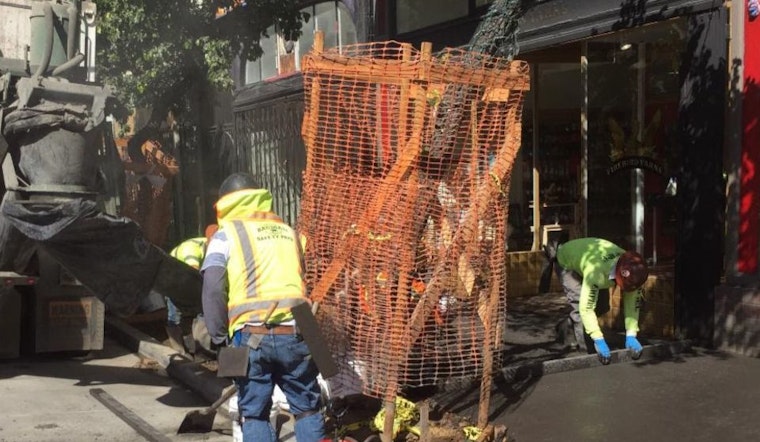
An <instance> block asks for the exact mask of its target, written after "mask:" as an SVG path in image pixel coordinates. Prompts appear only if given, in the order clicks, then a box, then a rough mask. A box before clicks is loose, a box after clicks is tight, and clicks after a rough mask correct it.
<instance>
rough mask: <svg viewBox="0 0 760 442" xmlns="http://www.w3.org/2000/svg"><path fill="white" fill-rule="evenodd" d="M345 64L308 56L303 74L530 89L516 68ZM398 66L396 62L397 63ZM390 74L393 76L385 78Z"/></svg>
mask: <svg viewBox="0 0 760 442" xmlns="http://www.w3.org/2000/svg"><path fill="white" fill-rule="evenodd" d="M363 61H364V63H365V64H361V65H360V64H348V65H347V64H345V63H342V62H336V61H334V60H331V59H326V58H317V57H311V58H309V59H308V60H306V62H305V66H304V67H303V71H304V72H310V71H313V70H318V71H324V72H330V75H331V77H332V78H333V79H335V80H340V79H345V78H350V79H352V80H354V81H360V82H366V83H380V84H396V85H401V84H402V82H403V81H428V82H432V83H455V84H462V85H472V86H484V87H489V88H500V89H514V90H523V91H527V90H530V78H529V75H528V73H527V71H526V72H524V73H523V72H515V71H516V70H515V69H503V70H501V69H489V70H482V71H481V70H473V69H468V68H465V67H459V66H441V65H437V64H434V63H429V62H424V61H418V62H412V63H410V64H408V65H395V66H394V65H392V64H390V63H388V62H386V61H384V60H378V62H377V63H375V62H374V61H373V63H372V64H369V63H366V60H363ZM396 63H398V62H396ZM389 72H393V75H388V73H389Z"/></svg>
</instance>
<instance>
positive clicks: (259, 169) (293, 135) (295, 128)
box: [235, 93, 306, 225]
mask: <svg viewBox="0 0 760 442" xmlns="http://www.w3.org/2000/svg"><path fill="white" fill-rule="evenodd" d="M302 118H303V96H302V95H301V94H300V93H299V94H297V95H291V96H287V97H284V98H280V99H277V100H271V101H266V102H261V103H258V104H257V105H256V107H255V108H253V109H249V110H245V111H242V112H238V113H236V114H235V139H236V141H237V143H236V146H237V152H236V155H235V157H236V158H237V164H236V167H237V171H245V172H251V173H253V174H254V175H255V176H256V177H258V178H259V179H260V180H261V182H262V183H263V185H264V186H265V187H266V188H267V189H269V191H270V192H272V196H273V198H274V201H273V210H274V211H275V212H276V213H277V214H278V215H279V216H280V217H282V219H283V220H285V221H286V222H287V223H289V224H291V225H295V223H296V220H297V217H298V210H299V206H300V203H301V184H302V183H301V181H302V179H301V178H302V177H301V174H302V172H303V169H304V166H305V164H304V163H305V157H306V154H305V152H304V146H303V141H302V139H301V137H300V130H301V120H302Z"/></svg>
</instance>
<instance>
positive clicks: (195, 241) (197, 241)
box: [169, 237, 206, 269]
mask: <svg viewBox="0 0 760 442" xmlns="http://www.w3.org/2000/svg"><path fill="white" fill-rule="evenodd" d="M205 251H206V238H205V237H200V238H190V239H188V240H186V241H182V242H181V243H179V245H177V247H175V248H173V249H172V251H171V252H169V255H170V256H172V257H173V258H176V259H178V260H180V261H182V262H184V263H185V264H187V265H189V266H190V267H192V268H194V269H199V268H200V267H201V263H202V262H203V256H204V254H205Z"/></svg>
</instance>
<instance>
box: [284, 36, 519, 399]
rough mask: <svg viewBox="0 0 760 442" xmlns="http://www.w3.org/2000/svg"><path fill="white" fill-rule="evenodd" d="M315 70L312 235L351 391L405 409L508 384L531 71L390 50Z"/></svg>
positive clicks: (328, 55) (309, 126)
mask: <svg viewBox="0 0 760 442" xmlns="http://www.w3.org/2000/svg"><path fill="white" fill-rule="evenodd" d="M302 69H303V73H304V81H305V92H306V97H305V100H306V105H305V115H304V121H303V126H302V135H303V138H304V141H305V144H306V149H307V165H306V171H305V175H304V186H303V195H302V198H303V199H302V207H301V218H300V220H299V230H300V232H301V233H302V234H304V235H305V236H306V237H307V240H308V243H307V247H306V262H307V281H308V285H309V289H310V291H311V296H312V299H314V300H315V301H319V302H320V305H321V308H320V310H319V313H318V318H319V319H320V321H321V323H322V325H323V327H324V331H325V333H326V335H327V336H328V339H329V341H330V343H331V345H332V350H333V354H334V355H335V356H336V359H337V361H338V363H339V365H340V367H341V373H340V374H339V375H338V376H341V377H343V379H341V378H339V379H338V382H339V383H340V382H351V381H350V378H353V379H354V380H355V381H356V382H354V383H355V384H358V385H360V386H361V388H362V390H363V392H364V393H365V394H368V395H372V396H377V397H392V396H393V395H395V394H396V392H397V391H398V389H399V388H401V387H402V386H405V385H407V386H422V385H432V384H435V383H437V382H438V381H440V380H442V379H445V378H451V377H476V376H480V375H482V374H483V373H484V372H488V371H491V370H493V369H495V368H496V367H497V365H498V362H499V360H498V353H499V351H500V344H501V334H502V330H503V327H504V321H505V316H506V295H507V280H506V277H507V274H506V268H505V258H506V237H507V232H506V228H507V226H506V219H507V208H508V207H509V205H508V197H507V195H508V193H509V189H508V186H509V181H510V174H511V171H512V165H513V163H514V160H515V156H516V154H517V150H518V148H519V146H520V133H521V130H520V119H521V111H522V102H523V95H524V93H525V91H526V90H528V88H529V75H528V66H527V64H526V63H524V62H517V61H508V60H503V59H496V58H492V57H489V56H485V55H482V54H476V53H470V52H466V51H462V50H458V49H446V50H444V51H442V52H440V53H435V54H433V53H432V52H431V51H430V46H429V45H427V44H423V46H422V49H421V50H417V49H415V48H413V47H412V46H411V45H408V44H402V43H398V42H392V41H391V42H380V43H368V44H359V45H354V46H349V47H343V48H342V49H341V50H338V49H332V50H329V51H325V52H323V51H321V50H320V49H319V48H318V47H315V50H314V51H312V52H311V53H310V54H309V55H307V56H306V57H305V58H304V61H303V65H302Z"/></svg>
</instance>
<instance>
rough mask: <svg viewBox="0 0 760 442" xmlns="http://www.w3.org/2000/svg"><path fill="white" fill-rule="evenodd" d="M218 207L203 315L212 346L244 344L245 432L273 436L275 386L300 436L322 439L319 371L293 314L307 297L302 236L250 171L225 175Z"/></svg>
mask: <svg viewBox="0 0 760 442" xmlns="http://www.w3.org/2000/svg"><path fill="white" fill-rule="evenodd" d="M215 207H216V211H217V220H218V223H219V231H218V232H217V233H216V234H215V235H214V236H213V237H212V238H211V241H210V242H209V245H208V250H207V254H206V258H205V260H204V261H203V266H202V267H201V273H202V275H203V314H204V317H205V320H206V326H207V327H208V331H209V334H210V336H211V340H212V342H213V343H214V344H216V345H220V346H223V345H227V344H229V345H230V346H232V347H236V348H238V349H239V348H245V349H246V350H247V352H246V353H244V354H247V358H248V365H247V366H248V369H247V376H240V377H235V378H234V380H235V383H236V385H237V388H238V398H239V399H238V409H239V412H240V416H241V419H242V430H243V438H244V440H245V441H252V442H253V441H255V442H270V441H271V442H275V441H276V439H275V433H274V429H273V428H272V426H271V425H270V422H269V413H270V409H271V406H272V392H273V389H274V385H275V384H276V385H279V386H280V388H282V391H283V392H284V393H285V396H286V397H287V400H288V404H289V407H290V411H291V413H293V414H294V415H295V418H296V422H295V434H296V439H297V440H298V441H299V442H316V441H319V440H320V439H322V438H323V437H324V418H323V416H322V414H321V412H320V406H321V399H320V386H319V383H318V381H317V376H318V374H319V373H318V370H317V367H316V365H315V363H314V361H313V359H312V358H311V355H310V354H309V349H308V347H307V346H306V343H305V342H304V341H303V338H302V337H301V335H300V334H299V331H298V328H297V327H296V324H295V321H294V319H293V316H292V314H291V312H290V307H293V306H295V305H298V304H301V303H305V302H309V300H308V299H307V297H306V289H305V285H304V281H303V271H304V268H303V254H302V251H301V246H300V241H299V236H298V234H297V233H296V232H295V231H294V230H293V229H292V228H291V227H290V226H288V225H287V224H285V223H284V222H283V221H282V220H281V219H280V218H279V217H278V216H277V215H275V214H274V213H273V212H272V194H271V193H270V192H269V191H268V190H266V189H262V188H260V186H259V185H258V183H257V182H256V180H255V179H254V178H253V177H252V176H251V175H249V174H244V173H235V174H232V175H230V176H229V177H228V178H227V179H225V180H224V182H222V184H221V186H220V189H219V200H218V201H217V203H216V206H215ZM272 307H275V308H274V310H272Z"/></svg>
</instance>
